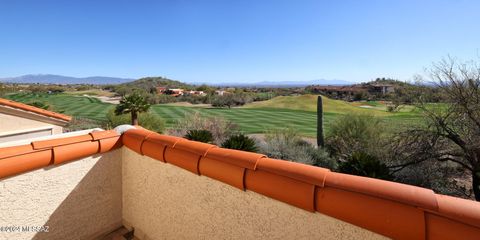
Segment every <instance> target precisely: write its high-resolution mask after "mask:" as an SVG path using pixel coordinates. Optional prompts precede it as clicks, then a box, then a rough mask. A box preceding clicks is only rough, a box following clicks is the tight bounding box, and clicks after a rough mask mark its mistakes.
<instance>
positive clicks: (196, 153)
mask: <svg viewBox="0 0 480 240" xmlns="http://www.w3.org/2000/svg"><path fill="white" fill-rule="evenodd" d="M130 131H132V135H136V134H140V135H142V134H143V135H144V137H146V136H147V134H148V136H149V137H148V139H150V140H147V141H145V140H144V139H142V137H140V136H138V137H135V139H136V140H135V141H144V142H145V143H144V144H143V148H142V151H143V153H144V154H145V155H147V156H149V157H152V158H155V159H158V160H162V159H165V158H166V160H167V162H169V163H172V164H175V165H177V166H179V167H181V168H184V169H186V170H189V171H191V172H194V173H196V174H201V175H205V176H208V177H211V178H213V179H216V180H219V181H222V182H224V183H227V184H229V185H232V186H234V187H237V188H239V189H243V190H245V189H246V190H251V191H255V192H257V193H260V194H263V195H265V196H268V197H271V198H274V199H277V200H280V201H283V202H285V203H288V204H291V205H294V206H297V207H299V208H302V209H305V210H307V211H311V212H313V211H318V212H321V213H323V214H326V215H330V216H332V217H335V218H338V219H341V220H344V221H346V222H350V223H352V224H354V225H357V226H360V227H363V228H365V229H368V230H371V231H373V232H377V233H379V234H382V235H385V236H387V237H391V238H394V239H425V236H435V239H437V238H438V239H441V237H440V236H447V235H448V234H447V235H442V234H443V232H445V231H451V232H454V234H452V235H448V236H456V239H476V238H475V237H478V236H479V235H478V234H480V226H478V223H480V216H479V213H478V212H479V211H480V203H477V202H473V201H469V200H463V199H458V198H453V197H445V196H442V195H438V194H435V193H434V192H433V191H432V190H430V189H424V188H419V187H415V186H410V185H405V184H400V183H394V182H389V181H383V180H378V179H372V178H365V177H359V176H352V175H347V174H341V173H334V172H330V171H329V170H328V169H324V168H318V167H313V166H307V165H304V164H299V163H294V162H287V161H282V160H276V159H269V158H266V157H265V156H263V155H261V154H256V153H247V152H242V151H237V150H230V149H224V148H218V147H211V146H210V145H208V144H203V143H194V142H192V141H188V140H184V139H181V138H174V137H170V138H167V137H166V136H163V135H158V134H154V135H152V134H151V133H148V131H146V132H145V131H143V130H142V131H141V132H139V131H134V130H129V131H127V132H126V133H125V134H124V135H128V134H129V132H130ZM165 139H169V143H168V146H167V143H166V141H165ZM128 141H132V140H127V142H128ZM147 143H148V144H147ZM180 143H181V144H180ZM126 146H127V147H129V148H132V150H134V151H135V149H138V147H139V143H138V142H137V143H128V144H126ZM205 151H206V154H205V153H204V152H205ZM467 202H468V203H467ZM472 222H473V224H472ZM439 225H442V227H438V226H439ZM432 229H434V230H432ZM446 229H448V230H446ZM449 234H451V233H449Z"/></svg>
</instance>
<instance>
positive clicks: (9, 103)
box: [0, 98, 72, 122]
mask: <svg viewBox="0 0 480 240" xmlns="http://www.w3.org/2000/svg"><path fill="white" fill-rule="evenodd" d="M0 105H3V106H7V107H11V108H16V109H21V110H24V111H27V112H32V113H36V114H40V115H43V116H46V117H51V118H56V119H60V120H62V121H67V122H69V121H71V120H72V117H70V116H67V115H64V114H61V113H56V112H52V111H48V110H45V109H41V108H37V107H33V106H30V105H27V104H23V103H19V102H15V101H11V100H8V99H4V98H0Z"/></svg>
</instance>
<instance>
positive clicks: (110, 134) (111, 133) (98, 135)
mask: <svg viewBox="0 0 480 240" xmlns="http://www.w3.org/2000/svg"><path fill="white" fill-rule="evenodd" d="M89 134H90V136H92V139H93V140H100V139H106V138H114V137H119V136H120V134H118V133H117V132H116V131H115V130H108V131H98V130H97V131H93V132H91V133H89Z"/></svg>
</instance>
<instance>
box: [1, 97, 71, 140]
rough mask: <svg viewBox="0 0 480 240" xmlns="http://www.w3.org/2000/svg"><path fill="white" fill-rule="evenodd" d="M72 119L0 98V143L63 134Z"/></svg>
mask: <svg viewBox="0 0 480 240" xmlns="http://www.w3.org/2000/svg"><path fill="white" fill-rule="evenodd" d="M71 120H72V117H70V116H67V115H63V114H60V113H55V112H52V111H48V110H44V109H41V108H37V107H33V106H30V105H27V104H23V103H19V102H15V101H11V100H7V99H3V98H0V143H1V142H7V141H14V140H21V139H28V138H33V137H42V136H49V135H54V134H59V133H62V132H63V127H64V126H65V125H67V124H68V123H69V122H70V121H71Z"/></svg>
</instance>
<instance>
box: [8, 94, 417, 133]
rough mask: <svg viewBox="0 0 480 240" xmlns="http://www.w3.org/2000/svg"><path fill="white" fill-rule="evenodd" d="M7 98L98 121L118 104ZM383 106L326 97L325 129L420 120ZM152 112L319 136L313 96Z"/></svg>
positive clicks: (57, 97)
mask: <svg viewBox="0 0 480 240" xmlns="http://www.w3.org/2000/svg"><path fill="white" fill-rule="evenodd" d="M7 97H8V98H9V99H12V100H15V101H19V102H23V103H29V102H33V101H41V102H45V103H47V104H49V105H50V106H52V107H53V109H54V110H55V111H59V112H63V113H65V114H68V115H72V116H76V117H83V118H90V119H94V120H105V115H106V113H107V112H108V111H109V110H110V109H112V108H113V107H114V105H112V104H109V103H103V102H101V101H100V100H98V99H97V98H93V97H85V96H73V95H71V94H52V95H49V94H30V93H18V94H12V95H8V96H7ZM370 104H372V105H373V104H377V103H370ZM380 107H381V106H379V107H375V108H372V109H370V108H362V107H359V106H355V105H354V104H352V103H348V102H344V101H339V100H332V99H328V98H324V109H325V110H324V126H325V131H326V132H327V134H328V129H329V127H328V126H329V125H330V123H331V122H332V121H335V119H336V118H337V117H338V116H340V115H341V114H346V113H365V114H373V115H375V116H377V117H380V118H381V119H382V121H383V122H384V123H385V125H386V126H387V127H388V128H390V129H399V128H406V127H408V126H411V125H412V124H416V123H417V122H418V121H419V116H418V113H416V112H414V111H411V110H402V111H401V112H399V113H388V112H385V111H382V110H380ZM151 111H152V112H154V113H155V114H158V115H159V116H161V117H162V118H164V119H165V121H166V126H167V128H168V127H173V126H174V124H175V122H176V121H177V120H178V119H181V118H183V117H185V115H188V114H192V113H194V112H199V113H200V114H202V115H204V116H221V117H224V118H226V119H228V120H230V121H232V122H234V123H236V124H238V125H239V127H240V129H241V130H242V131H243V132H245V133H263V132H265V131H266V130H269V129H273V128H280V127H292V128H294V129H297V130H298V131H299V132H301V133H302V134H303V135H305V136H311V137H313V136H315V135H316V118H317V114H316V96H313V95H303V96H293V97H278V98H274V99H272V100H269V101H264V102H259V103H253V104H248V105H247V106H245V107H242V108H232V109H222V108H205V107H191V106H190V107H185V106H174V105H167V104H159V105H154V106H152V108H151Z"/></svg>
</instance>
